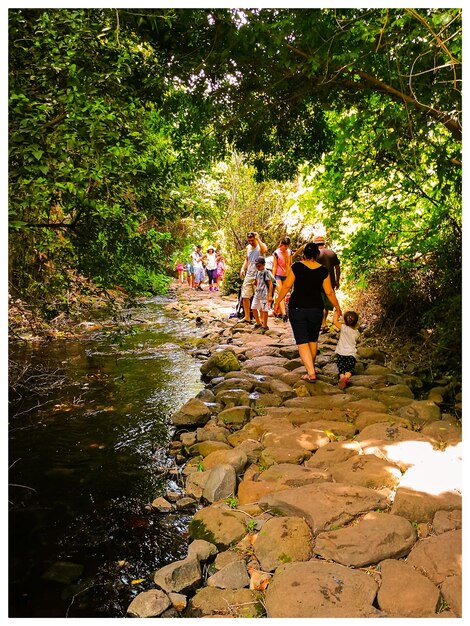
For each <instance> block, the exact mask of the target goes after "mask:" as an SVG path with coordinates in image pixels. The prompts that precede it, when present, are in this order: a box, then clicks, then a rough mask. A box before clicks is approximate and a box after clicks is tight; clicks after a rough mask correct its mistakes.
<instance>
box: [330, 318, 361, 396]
mask: <svg viewBox="0 0 470 626" xmlns="http://www.w3.org/2000/svg"><path fill="white" fill-rule="evenodd" d="M343 319H344V322H340V321H339V318H338V311H337V310H336V309H335V310H334V313H333V324H334V325H335V326H336V328H337V329H338V330H339V331H340V335H339V339H338V344H337V346H336V350H335V352H336V355H337V356H336V363H337V366H338V373H339V383H338V387H339V388H340V389H346V387H347V385H348V383H349V379H350V378H351V376H352V373H353V371H354V367H355V365H356V353H357V350H356V341H357V338H358V336H359V331H358V330H356V326H357V322H358V321H359V316H358V314H357V313H356V312H355V311H346V313H345V314H344V315H343Z"/></svg>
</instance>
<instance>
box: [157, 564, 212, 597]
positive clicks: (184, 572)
mask: <svg viewBox="0 0 470 626" xmlns="http://www.w3.org/2000/svg"><path fill="white" fill-rule="evenodd" d="M153 580H154V582H155V584H156V585H157V587H160V589H163V591H166V592H167V593H169V592H170V591H175V592H176V593H179V592H180V591H181V592H183V593H184V592H187V591H192V590H194V589H195V588H196V587H198V586H199V585H200V584H201V582H202V572H201V566H200V564H199V561H198V559H193V558H186V559H183V560H181V561H176V562H175V563H171V564H170V565H165V567H162V568H161V569H159V570H157V571H156V572H155V576H154V578H153Z"/></svg>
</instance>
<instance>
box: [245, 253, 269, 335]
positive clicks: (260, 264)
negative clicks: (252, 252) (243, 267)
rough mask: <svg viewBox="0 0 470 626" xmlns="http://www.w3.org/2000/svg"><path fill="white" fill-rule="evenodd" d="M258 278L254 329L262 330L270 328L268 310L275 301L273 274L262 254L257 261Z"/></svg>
mask: <svg viewBox="0 0 470 626" xmlns="http://www.w3.org/2000/svg"><path fill="white" fill-rule="evenodd" d="M255 266H256V270H257V271H256V278H255V294H254V296H253V302H252V303H251V310H252V311H253V317H254V318H255V325H254V326H253V329H254V330H257V329H258V328H261V329H262V330H261V332H263V333H264V332H266V331H267V330H268V312H269V308H270V306H271V303H272V301H273V291H274V284H273V282H274V281H273V278H274V277H273V275H272V274H271V272H270V270H267V269H266V260H265V258H264V257H262V256H260V257H258V258H257V259H256V261H255Z"/></svg>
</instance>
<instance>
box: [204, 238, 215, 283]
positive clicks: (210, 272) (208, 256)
mask: <svg viewBox="0 0 470 626" xmlns="http://www.w3.org/2000/svg"><path fill="white" fill-rule="evenodd" d="M201 261H203V262H204V261H205V263H206V274H207V278H208V279H209V291H215V288H216V286H217V276H216V274H217V255H216V253H215V248H214V246H209V247H208V248H207V252H206V253H205V254H203V255H202V259H201Z"/></svg>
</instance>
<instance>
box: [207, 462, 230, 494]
mask: <svg viewBox="0 0 470 626" xmlns="http://www.w3.org/2000/svg"><path fill="white" fill-rule="evenodd" d="M236 488H237V475H236V473H235V469H234V467H233V465H228V464H225V465H216V466H215V467H213V468H212V469H211V470H210V474H209V478H208V479H207V481H206V484H205V485H204V489H203V492H202V496H203V498H204V499H205V500H207V501H208V502H216V501H217V500H222V499H224V498H227V497H228V496H232V495H234V494H235V491H236Z"/></svg>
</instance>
